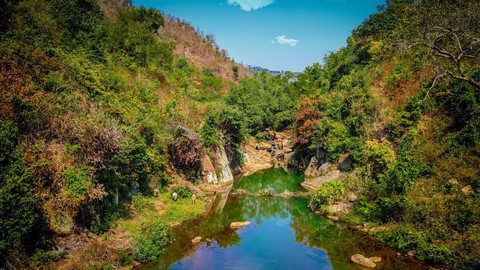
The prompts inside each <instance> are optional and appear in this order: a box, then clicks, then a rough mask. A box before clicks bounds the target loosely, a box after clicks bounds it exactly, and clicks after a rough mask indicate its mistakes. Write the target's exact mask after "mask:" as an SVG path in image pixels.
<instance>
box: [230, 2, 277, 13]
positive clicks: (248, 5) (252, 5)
mask: <svg viewBox="0 0 480 270" xmlns="http://www.w3.org/2000/svg"><path fill="white" fill-rule="evenodd" d="M227 3H228V4H229V5H234V6H240V8H241V9H243V10H245V11H250V10H256V9H259V8H262V7H266V6H268V5H270V4H272V3H273V0H227Z"/></svg>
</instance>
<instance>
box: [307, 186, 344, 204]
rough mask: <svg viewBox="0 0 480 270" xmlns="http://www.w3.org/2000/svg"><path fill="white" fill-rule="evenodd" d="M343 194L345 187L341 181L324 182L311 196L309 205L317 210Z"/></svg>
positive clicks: (338, 198)
mask: <svg viewBox="0 0 480 270" xmlns="http://www.w3.org/2000/svg"><path fill="white" fill-rule="evenodd" d="M344 194H345V185H344V183H343V181H342V180H340V179H337V180H332V181H329V182H326V183H325V184H323V185H322V186H320V188H319V189H318V190H317V191H316V193H315V195H314V196H313V198H312V200H311V202H310V205H311V207H312V208H313V209H315V210H318V209H320V208H321V207H322V206H325V205H328V204H331V203H333V202H335V201H337V200H340V199H341V197H342V196H343V195H344Z"/></svg>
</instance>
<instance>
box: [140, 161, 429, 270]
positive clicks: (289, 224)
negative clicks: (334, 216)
mask: <svg viewBox="0 0 480 270" xmlns="http://www.w3.org/2000/svg"><path fill="white" fill-rule="evenodd" d="M302 181H303V178H302V176H300V175H296V174H292V173H286V172H285V171H283V170H282V169H270V170H266V171H262V172H258V173H256V174H253V175H251V176H247V177H244V178H241V179H238V180H237V181H236V183H235V185H234V188H242V189H245V190H248V191H252V192H254V191H258V190H263V189H265V188H269V189H271V190H273V191H274V192H276V193H277V192H283V191H284V190H285V189H287V190H289V191H303V188H302V187H301V186H300V185H299V183H300V182H302ZM307 204H308V199H307V198H291V199H284V198H274V197H254V196H247V197H229V196H228V194H222V195H217V197H216V198H215V202H214V204H213V205H212V208H211V209H210V210H209V212H208V213H207V214H206V215H205V216H203V217H201V218H199V219H197V220H194V221H191V222H187V223H185V224H182V225H180V226H177V227H175V228H174V229H173V231H172V233H171V235H172V239H173V243H172V244H171V245H170V246H169V248H168V249H167V251H166V253H164V254H163V255H162V256H161V257H160V258H159V260H158V261H156V262H154V263H151V264H147V265H144V266H141V267H140V269H148V270H150V269H299V270H300V269H364V268H361V267H360V266H358V265H355V264H354V263H352V262H351V261H350V256H351V255H353V254H355V253H361V254H364V255H365V256H367V257H370V256H381V257H382V259H383V262H381V263H379V264H378V265H377V268H376V269H412V270H415V269H428V268H427V267H426V266H425V265H423V264H421V263H419V262H416V261H414V260H412V259H410V258H407V257H405V256H402V255H400V256H399V255H397V254H396V252H395V251H393V250H391V249H389V248H387V247H385V246H383V245H381V244H379V243H377V242H375V241H373V240H372V239H371V238H370V237H369V236H366V235H364V234H362V233H359V232H354V231H351V230H350V229H347V228H344V227H342V226H341V225H339V224H336V223H334V222H332V221H330V220H327V219H324V218H321V217H318V216H316V215H314V214H313V213H311V212H310V211H309V210H308V209H307ZM246 220H248V221H250V222H251V225H249V226H246V227H244V228H242V229H240V230H236V231H235V230H232V229H230V226H229V225H230V223H231V222H235V221H246ZM196 236H201V237H202V242H201V243H200V244H196V245H195V244H192V242H191V240H192V239H193V238H194V237H196Z"/></svg>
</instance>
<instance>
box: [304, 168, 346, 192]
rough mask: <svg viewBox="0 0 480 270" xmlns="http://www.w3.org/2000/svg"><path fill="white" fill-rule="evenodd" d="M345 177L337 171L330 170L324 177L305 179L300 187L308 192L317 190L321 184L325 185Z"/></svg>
mask: <svg viewBox="0 0 480 270" xmlns="http://www.w3.org/2000/svg"><path fill="white" fill-rule="evenodd" d="M343 178H345V175H344V174H343V173H341V172H340V171H339V170H331V171H329V172H327V173H326V174H325V175H323V176H320V177H317V178H315V179H307V178H305V181H304V182H302V183H301V185H302V186H303V187H304V188H306V189H308V190H317V189H318V188H319V187H320V186H321V185H322V184H323V183H326V182H328V181H331V180H335V179H343Z"/></svg>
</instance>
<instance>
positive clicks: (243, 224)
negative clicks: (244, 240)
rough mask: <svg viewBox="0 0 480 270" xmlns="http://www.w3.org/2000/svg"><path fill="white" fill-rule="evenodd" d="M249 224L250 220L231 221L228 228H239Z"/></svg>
mask: <svg viewBox="0 0 480 270" xmlns="http://www.w3.org/2000/svg"><path fill="white" fill-rule="evenodd" d="M248 225H250V221H243V222H232V223H231V224H230V228H232V229H240V228H243V227H245V226H248Z"/></svg>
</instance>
